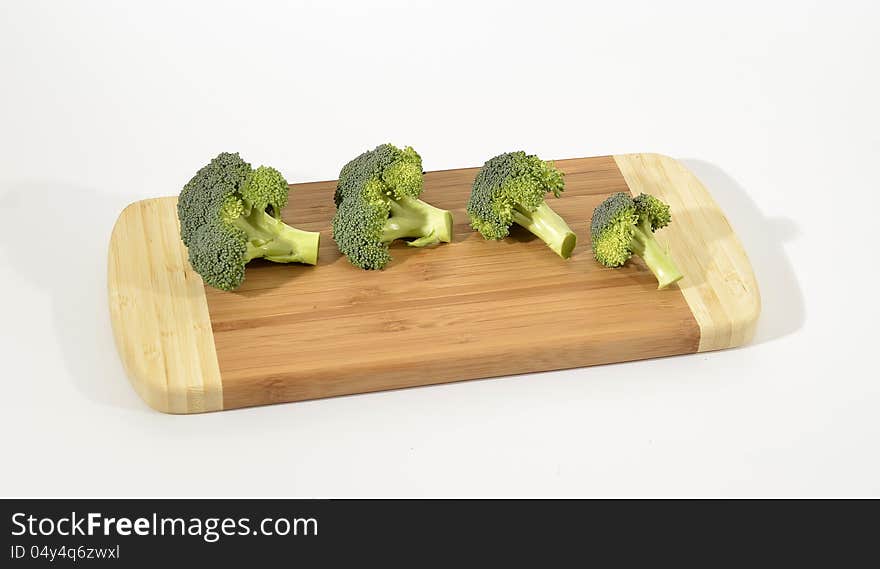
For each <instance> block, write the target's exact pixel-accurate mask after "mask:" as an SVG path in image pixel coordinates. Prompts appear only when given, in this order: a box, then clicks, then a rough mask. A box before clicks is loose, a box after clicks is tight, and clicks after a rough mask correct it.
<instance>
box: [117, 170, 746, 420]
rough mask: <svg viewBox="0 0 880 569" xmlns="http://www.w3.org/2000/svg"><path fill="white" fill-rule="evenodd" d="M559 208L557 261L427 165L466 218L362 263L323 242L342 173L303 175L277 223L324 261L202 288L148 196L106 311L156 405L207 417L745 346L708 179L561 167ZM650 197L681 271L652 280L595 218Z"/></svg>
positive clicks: (123, 220)
mask: <svg viewBox="0 0 880 569" xmlns="http://www.w3.org/2000/svg"><path fill="white" fill-rule="evenodd" d="M556 165H557V167H559V168H560V169H561V170H563V171H564V172H565V193H564V194H563V197H562V198H561V199H553V198H552V197H550V198H548V201H549V203H550V205H551V206H552V207H553V209H555V210H556V211H557V212H558V213H559V214H560V215H561V216H562V217H563V218H565V219H566V221H567V222H568V223H569V225H570V226H571V228H572V229H573V230H574V231H575V233H577V236H578V245H577V248H576V249H575V250H574V254H573V255H572V258H571V259H569V260H567V261H564V260H562V259H560V258H559V257H558V256H556V255H555V254H554V253H553V252H552V251H550V250H549V249H548V248H547V247H546V246H545V245H544V244H543V243H542V242H541V241H539V240H538V239H537V238H534V237H533V236H531V234H529V233H527V232H525V231H524V230H521V229H517V228H516V227H514V229H513V230H512V233H511V236H510V237H508V238H507V239H505V240H503V241H486V240H484V239H483V238H482V237H480V235H478V234H477V233H475V232H474V231H472V230H471V229H470V227H469V225H468V219H467V215H466V214H465V211H464V206H465V203H466V201H467V197H468V195H469V193H470V188H471V184H472V182H473V180H474V177H475V175H476V172H477V169H476V168H466V169H461V170H446V171H438V172H428V173H427V174H425V190H424V193H423V194H422V197H423V198H424V199H425V201H428V202H430V203H432V204H433V205H435V206H437V207H441V208H444V209H449V210H452V212H453V214H454V216H455V239H454V242H453V243H450V244H442V245H438V246H434V247H428V248H424V249H417V248H412V247H407V245H406V244H405V243H403V242H396V243H395V244H394V245H393V246H392V250H391V252H392V256H393V257H394V259H393V260H392V261H391V263H390V264H389V265H388V266H387V267H386V268H385V269H384V270H382V271H363V270H360V269H357V268H355V267H352V266H351V265H350V264H349V263H348V261H347V260H346V259H345V257H342V256H341V255H340V253H339V252H338V250H337V249H336V244H335V243H334V242H333V240H332V238H331V234H330V229H329V227H330V219H331V218H332V216H333V213H334V205H333V191H334V189H335V186H336V182H335V181H328V182H315V183H307V184H295V185H294V186H293V192H292V193H291V199H290V205H288V207H287V208H286V209H285V210H284V212H283V215H284V219H285V220H286V221H287V222H288V223H290V224H292V225H295V226H296V227H299V228H301V229H305V230H310V231H320V232H321V247H320V257H319V262H318V265H317V266H315V267H311V266H304V265H280V264H275V263H270V262H265V261H256V262H252V263H251V264H250V265H249V267H248V270H247V277H246V279H245V283H244V285H243V286H242V287H241V288H240V289H239V290H237V291H235V292H222V291H219V290H216V289H213V288H210V287H205V286H204V285H203V284H202V281H201V278H200V277H199V276H198V275H197V274H196V273H194V272H193V271H192V269H191V268H190V267H189V263H188V262H187V252H186V248H185V247H184V245H183V243H182V242H181V241H180V235H179V233H178V222H177V210H176V203H177V199H176V198H174V197H169V198H159V199H151V200H145V201H140V202H136V203H133V204H131V205H130V206H128V207H127V208H126V209H125V210H124V211H123V212H122V213H121V214H120V216H119V219H118V220H117V222H116V226H115V227H114V229H113V234H112V237H111V241H110V251H109V265H108V281H109V283H108V284H109V296H110V313H111V319H112V323H113V330H114V335H115V338H116V343H117V347H118V349H119V353H120V355H121V358H122V361H123V364H124V365H125V368H126V371H127V373H128V375H129V377H130V379H131V382H132V384H133V385H134V388H135V389H136V390H137V392H138V393H139V394H140V395H141V396H142V397H143V398H144V400H145V401H146V402H147V403H148V404H150V405H151V406H152V407H154V408H156V409H158V410H160V411H165V412H169V413H198V412H204V411H216V410H221V409H233V408H237V407H247V406H251V405H262V404H267V403H279V402H284V401H299V400H304V399H314V398H319V397H328V396H334V395H343V394H350V393H361V392H368V391H378V390H383V389H394V388H400V387H410V386H418V385H427V384H432V383H444V382H450V381H459V380H465V379H475V378H484V377H494V376H501V375H511V374H519V373H527V372H537V371H546V370H556V369H564V368H573V367H579V366H589V365H594V364H602V363H610V362H622V361H629V360H637V359H644V358H653V357H657V356H668V355H674V354H686V353H693V352H699V351H707V350H716V349H721V348H728V347H732V346H737V345H740V344H742V343H744V342H747V341H748V340H749V339H750V338H751V336H752V334H753V332H754V328H755V323H756V320H757V318H758V314H759V312H760V297H759V294H758V288H757V283H756V282H755V277H754V274H753V272H752V268H751V266H750V265H749V262H748V259H747V257H746V254H745V252H744V251H743V249H742V247H741V245H740V243H739V240H738V239H737V237H736V235H735V234H734V232H733V231H732V229H731V227H730V225H729V224H728V222H727V220H726V219H725V217H724V214H723V213H722V212H721V211H720V210H719V209H718V206H717V205H716V204H715V202H714V201H713V200H712V198H711V196H710V195H709V193H708V192H707V191H706V189H705V188H704V187H703V186H702V184H701V183H700V182H699V181H698V180H697V179H696V177H694V176H693V174H691V173H690V172H689V171H688V170H687V169H686V168H685V167H684V166H683V165H682V164H680V163H679V162H677V161H675V160H673V159H671V158H668V157H665V156H660V155H656V154H627V155H618V156H604V157H596V158H576V159H571V160H558V161H556ZM619 191H629V192H632V193H633V194H638V193H641V192H645V193H649V194H653V195H655V196H657V197H660V198H661V199H663V200H664V201H666V202H667V203H669V204H670V206H671V209H672V216H673V223H672V224H671V225H670V226H669V227H667V228H665V229H662V230H660V231H659V232H658V234H657V235H658V238H659V239H660V240H661V242H663V241H666V242H668V243H669V246H670V248H671V250H672V256H673V258H674V260H675V262H676V263H677V264H678V266H679V268H680V269H681V271H682V273H683V274H684V275H685V277H684V279H683V280H681V281H680V282H679V283H678V285H677V286H676V285H673V286H672V287H670V288H668V289H665V290H657V288H656V287H657V283H656V280H655V279H654V277H653V275H652V274H651V273H650V272H649V271H648V270H647V268H645V267H644V265H642V264H641V262H640V261H638V260H634V261H633V262H631V263H629V264H628V265H627V266H625V267H623V268H620V269H607V268H604V267H601V266H599V265H598V264H597V263H596V262H595V261H594V260H593V257H592V254H591V251H590V238H589V229H588V225H589V219H590V217H591V215H592V211H593V208H594V207H595V206H596V205H597V204H599V203H600V202H601V201H602V200H603V199H605V198H606V197H607V196H608V195H610V194H612V193H614V192H619Z"/></svg>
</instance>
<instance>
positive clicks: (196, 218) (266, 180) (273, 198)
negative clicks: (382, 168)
mask: <svg viewBox="0 0 880 569" xmlns="http://www.w3.org/2000/svg"><path fill="white" fill-rule="evenodd" d="M287 198H288V186H287V181H286V180H285V179H284V176H282V175H281V173H280V172H278V170H275V169H274V168H269V167H267V166H260V167H259V168H257V169H256V170H254V169H252V168H251V165H250V164H248V163H247V162H245V161H244V160H242V159H241V157H239V155H238V154H237V153H236V154H231V153H228V152H224V153H222V154H219V155H218V156H217V157H216V158H214V159H213V160H211V162H210V163H209V164H208V165H207V166H205V167H203V168H202V169H201V170H199V171H198V172H196V175H195V176H193V178H192V179H191V180H190V181H189V182H187V184H186V185H185V186H184V187H183V190H182V191H181V192H180V196H179V197H178V201H177V216H178V218H179V220H180V237H181V239H182V240H183V243H184V244H185V245H186V247H187V249H188V251H189V262H190V265H192V268H193V269H194V270H195V271H196V272H197V273H199V274H200V275H201V276H202V280H204V281H205V283H207V284H209V285H210V286H213V287H216V288H219V289H222V290H233V289H236V288H238V287H239V286H240V285H241V283H242V281H244V274H245V265H246V264H247V263H248V262H249V261H251V260H252V259H256V258H264V259H268V260H269V261H275V262H276V263H307V264H310V265H314V264H315V263H317V261H318V241H319V238H320V233H317V232H312V231H302V230H299V229H296V228H293V227H290V226H289V225H287V224H285V223H284V222H282V221H281V208H283V207H284V206H285V205H287ZM269 211H271V214H269V213H268V212H269Z"/></svg>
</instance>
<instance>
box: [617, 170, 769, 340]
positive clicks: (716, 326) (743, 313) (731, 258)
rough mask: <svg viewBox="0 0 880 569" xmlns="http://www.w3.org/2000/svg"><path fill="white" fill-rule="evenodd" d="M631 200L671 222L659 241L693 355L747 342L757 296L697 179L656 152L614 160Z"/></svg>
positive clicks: (724, 223) (747, 267) (743, 258)
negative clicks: (692, 337)
mask: <svg viewBox="0 0 880 569" xmlns="http://www.w3.org/2000/svg"><path fill="white" fill-rule="evenodd" d="M614 161H615V162H616V163H617V166H618V168H619V169H620V173H621V174H622V175H623V177H624V179H625V180H626V183H627V185H628V186H629V189H630V192H631V193H632V194H633V195H636V194H639V193H643V192H644V193H646V194H650V195H653V196H656V197H658V198H660V199H662V200H663V201H665V202H666V203H668V204H669V206H670V209H671V212H672V217H673V223H672V224H670V225H669V226H668V227H666V228H664V229H662V230H660V231H659V232H658V234H657V237H658V239H660V240H661V242H662V241H666V242H668V244H669V248H670V254H671V255H672V257H673V259H674V260H675V262H676V264H678V266H679V268H680V269H681V271H682V273H683V274H684V275H685V276H684V278H683V279H682V280H681V281H680V282H679V288H680V290H681V292H682V295H683V296H684V298H685V300H686V301H687V304H688V306H689V307H690V309H691V312H692V313H693V315H694V319H695V320H696V321H697V324H698V325H699V328H700V344H699V348H698V350H697V351H699V352H707V351H712V350H721V349H725V348H733V347H736V346H741V345H743V344H746V343H748V342H749V341H750V340H751V339H752V337H753V336H754V333H755V328H756V326H757V322H758V318H759V316H760V314H761V294H760V291H759V289H758V282H757V280H756V279H755V273H754V270H753V269H752V265H751V263H750V262H749V259H748V255H747V254H746V252H745V249H743V246H742V243H741V242H740V240H739V238H738V237H737V235H736V233H735V232H734V231H733V228H732V227H731V225H730V222H729V221H728V220H727V217H726V216H725V215H724V212H723V211H722V210H721V208H720V207H719V206H718V204H717V203H716V202H715V200H714V199H713V198H712V195H711V194H710V193H709V191H708V190H707V189H706V187H705V186H704V185H703V183H702V182H700V180H699V179H698V178H697V176H696V175H695V174H694V173H693V172H692V171H691V170H690V169H689V168H688V167H687V166H685V165H684V164H683V163H682V162H681V161H680V160H676V159H675V158H672V157H670V156H666V155H664V154H656V153H640V154H619V155H615V156H614Z"/></svg>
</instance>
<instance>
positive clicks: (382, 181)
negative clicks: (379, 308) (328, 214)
mask: <svg viewBox="0 0 880 569" xmlns="http://www.w3.org/2000/svg"><path fill="white" fill-rule="evenodd" d="M422 186H423V180H422V158H421V157H420V156H419V155H418V153H416V151H415V150H413V149H412V148H411V147H409V146H407V147H406V148H404V149H403V150H401V149H399V148H397V147H395V146H393V145H391V144H382V145H380V146H377V147H376V148H375V149H374V150H370V151H368V152H364V153H363V154H361V155H360V156H358V157H357V158H355V159H354V160H352V161H351V162H349V163H348V164H346V165H345V166H344V167H343V168H342V172H340V174H339V182H338V183H337V186H336V194H335V196H334V201H335V202H336V215H335V216H334V217H333V239H335V240H336V244H337V245H338V246H339V250H340V251H341V252H342V253H343V254H344V255H345V256H346V257H348V260H349V261H350V262H351V264H352V265H354V266H356V267H360V268H361V269H381V268H382V267H384V266H385V265H386V264H388V262H389V261H390V260H391V254H390V253H389V252H388V244H389V243H391V242H392V241H394V240H395V239H404V238H414V240H413V241H409V242H408V244H409V245H410V246H412V247H424V246H426V245H431V244H434V243H439V242H441V241H442V242H445V243H449V242H450V241H452V212H449V211H446V210H445V209H439V208H436V207H434V206H432V205H430V204H428V203H425V202H423V201H422V200H420V199H418V198H419V195H420V194H421V193H422Z"/></svg>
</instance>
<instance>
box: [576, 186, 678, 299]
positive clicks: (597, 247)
mask: <svg viewBox="0 0 880 569" xmlns="http://www.w3.org/2000/svg"><path fill="white" fill-rule="evenodd" d="M670 221H672V217H671V215H670V213H669V206H668V205H667V204H665V203H663V202H662V201H660V200H659V199H657V198H655V197H654V196H650V195H648V194H640V195H639V196H637V197H636V198H632V197H631V196H630V195H629V194H625V193H623V192H619V193H616V194H614V195H612V196H610V197H609V198H607V199H606V200H605V201H603V202H602V203H601V204H599V205H598V206H597V207H596V209H595V210H594V211H593V219H592V220H591V221H590V237H591V238H592V240H593V245H592V246H593V255H594V256H595V257H596V260H597V261H598V262H599V263H600V264H602V265H604V266H606V267H620V266H622V265H623V264H624V263H626V262H627V261H628V260H629V259H630V257H632V256H633V255H638V256H639V257H641V258H642V261H644V262H645V265H647V267H648V269H650V270H651V272H652V273H653V274H654V276H655V277H656V278H657V284H658V286H657V288H666V287H668V286H669V285H671V284H672V283H674V282H676V281H679V280H681V278H682V274H681V272H680V271H679V270H678V267H676V266H675V262H673V260H672V258H671V257H670V256H669V252H668V251H667V250H666V249H664V248H663V247H661V246H660V244H659V243H658V242H657V239H656V238H655V237H654V232H655V231H656V230H658V229H660V228H662V227H666V226H667V225H669V222H670Z"/></svg>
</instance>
